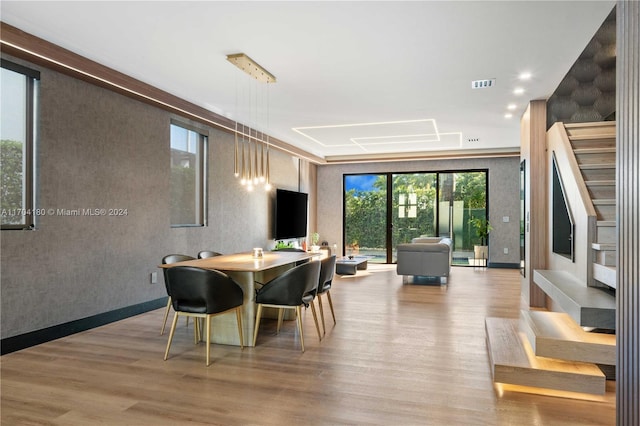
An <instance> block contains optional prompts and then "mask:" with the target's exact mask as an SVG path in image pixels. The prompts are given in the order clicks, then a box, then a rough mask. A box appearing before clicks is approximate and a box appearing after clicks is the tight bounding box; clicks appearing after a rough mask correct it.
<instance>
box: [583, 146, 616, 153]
mask: <svg viewBox="0 0 640 426" xmlns="http://www.w3.org/2000/svg"><path fill="white" fill-rule="evenodd" d="M573 152H574V153H576V154H610V153H615V152H616V149H615V148H611V147H604V148H576V149H574V150H573Z"/></svg>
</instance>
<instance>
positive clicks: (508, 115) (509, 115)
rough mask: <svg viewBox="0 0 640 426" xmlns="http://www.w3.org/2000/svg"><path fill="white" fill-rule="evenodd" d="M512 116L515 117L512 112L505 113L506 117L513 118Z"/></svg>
mask: <svg viewBox="0 0 640 426" xmlns="http://www.w3.org/2000/svg"><path fill="white" fill-rule="evenodd" d="M511 117H513V114H511V113H510V112H508V113H506V114H505V115H504V118H511Z"/></svg>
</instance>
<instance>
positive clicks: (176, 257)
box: [160, 254, 195, 336]
mask: <svg viewBox="0 0 640 426" xmlns="http://www.w3.org/2000/svg"><path fill="white" fill-rule="evenodd" d="M186 260H195V257H193V256H189V255H186V254H168V255H166V256H165V257H163V258H162V264H163V265H168V264H171V263H176V262H184V261H186ZM162 271H163V272H164V287H165V289H166V290H167V296H169V298H168V299H167V309H166V310H165V311H164V320H163V321H162V330H160V335H161V336H162V335H163V334H164V328H165V326H166V325H167V318H168V317H169V311H170V310H171V293H169V286H168V285H167V271H168V269H166V268H163V269H162ZM188 323H189V318H187V324H188Z"/></svg>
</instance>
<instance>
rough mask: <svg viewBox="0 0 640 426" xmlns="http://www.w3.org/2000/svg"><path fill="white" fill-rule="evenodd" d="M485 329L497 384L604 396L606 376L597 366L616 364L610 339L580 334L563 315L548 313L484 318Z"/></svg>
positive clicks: (524, 312)
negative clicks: (509, 317)
mask: <svg viewBox="0 0 640 426" xmlns="http://www.w3.org/2000/svg"><path fill="white" fill-rule="evenodd" d="M485 329H486V333H487V348H488V351H489V357H490V361H491V367H492V369H491V371H492V373H493V379H494V381H495V382H496V383H500V384H508V385H518V386H526V387H529V388H543V389H551V390H554V391H564V392H570V393H569V394H566V395H565V396H575V397H581V396H582V395H583V394H592V395H604V393H605V391H606V376H605V373H604V372H603V371H602V370H601V369H600V368H599V367H598V365H596V364H605V365H612V364H615V358H616V344H615V335H610V334H597V333H588V332H585V331H584V330H582V328H580V327H579V326H577V325H576V323H575V322H574V321H573V319H572V318H571V317H569V316H568V315H567V314H563V313H557V312H547V311H521V316H520V320H517V319H507V318H486V319H485ZM536 390H537V389H536Z"/></svg>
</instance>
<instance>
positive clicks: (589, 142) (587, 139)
mask: <svg viewBox="0 0 640 426" xmlns="http://www.w3.org/2000/svg"><path fill="white" fill-rule="evenodd" d="M569 140H570V141H571V146H573V147H574V148H587V147H590V148H611V147H614V148H615V146H616V138H615V135H613V136H612V135H607V134H592V135H574V136H571V135H569Z"/></svg>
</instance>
